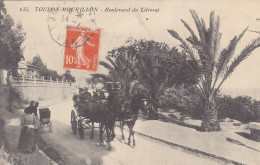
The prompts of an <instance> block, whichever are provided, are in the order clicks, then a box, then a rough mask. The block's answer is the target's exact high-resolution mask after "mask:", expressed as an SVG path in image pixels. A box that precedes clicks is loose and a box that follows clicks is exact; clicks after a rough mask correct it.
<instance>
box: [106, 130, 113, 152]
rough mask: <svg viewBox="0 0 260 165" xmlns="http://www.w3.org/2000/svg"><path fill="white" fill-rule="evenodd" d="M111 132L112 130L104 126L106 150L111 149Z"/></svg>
mask: <svg viewBox="0 0 260 165" xmlns="http://www.w3.org/2000/svg"><path fill="white" fill-rule="evenodd" d="M111 132H112V130H109V128H108V127H106V133H107V145H108V150H111V148H112V147H111V144H110V141H111Z"/></svg>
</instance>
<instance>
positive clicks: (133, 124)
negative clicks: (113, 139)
mask: <svg viewBox="0 0 260 165" xmlns="http://www.w3.org/2000/svg"><path fill="white" fill-rule="evenodd" d="M136 120H137V118H136V119H135V118H134V120H133V123H132V129H131V130H132V136H133V145H134V146H135V133H134V126H135V122H136Z"/></svg>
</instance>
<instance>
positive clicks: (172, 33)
mask: <svg viewBox="0 0 260 165" xmlns="http://www.w3.org/2000/svg"><path fill="white" fill-rule="evenodd" d="M168 32H169V33H170V34H171V36H172V37H174V38H175V39H177V40H179V41H180V42H181V43H182V46H183V48H184V49H185V50H186V51H187V53H188V55H189V56H190V57H191V59H192V60H193V61H194V62H195V61H197V60H196V58H195V55H194V54H195V53H194V51H193V50H192V48H191V47H190V46H189V45H188V44H187V43H186V42H185V40H183V39H182V38H181V37H180V36H179V35H178V33H177V32H175V31H174V30H168Z"/></svg>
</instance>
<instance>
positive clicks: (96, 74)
mask: <svg viewBox="0 0 260 165" xmlns="http://www.w3.org/2000/svg"><path fill="white" fill-rule="evenodd" d="M91 76H92V79H95V78H98V79H102V80H103V81H105V82H106V81H112V79H111V78H109V77H108V76H107V75H105V74H100V73H95V74H91Z"/></svg>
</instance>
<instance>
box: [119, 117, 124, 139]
mask: <svg viewBox="0 0 260 165" xmlns="http://www.w3.org/2000/svg"><path fill="white" fill-rule="evenodd" d="M120 129H121V133H122V139H123V140H125V136H124V123H123V121H120Z"/></svg>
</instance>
